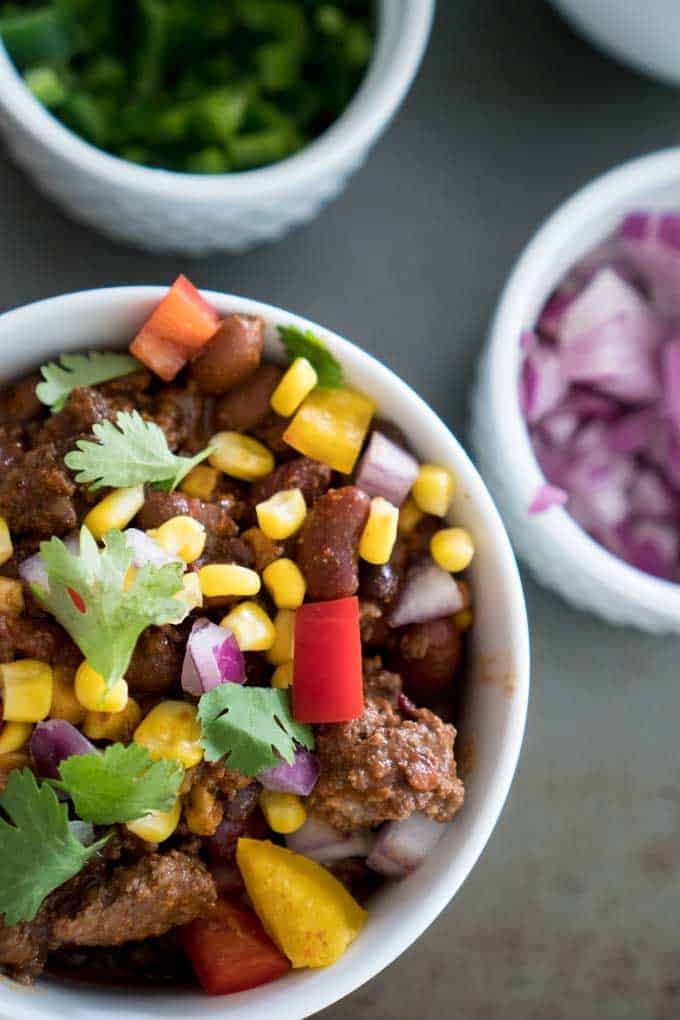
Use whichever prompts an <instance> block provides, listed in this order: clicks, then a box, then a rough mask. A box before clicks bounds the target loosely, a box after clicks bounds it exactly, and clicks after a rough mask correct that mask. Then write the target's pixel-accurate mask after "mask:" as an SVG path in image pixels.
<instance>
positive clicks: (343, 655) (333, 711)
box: [293, 597, 364, 723]
mask: <svg viewBox="0 0 680 1020" xmlns="http://www.w3.org/2000/svg"><path fill="white" fill-rule="evenodd" d="M363 710H364V685H363V674H362V669H361V636H360V633H359V600H358V599H357V598H356V597H352V598H346V599H333V600H331V601H329V602H308V603H307V604H306V605H303V606H300V608H299V609H298V610H297V613H296V615H295V651H294V655H293V718H295V719H297V720H298V722H306V723H331V722H348V721H349V720H350V719H358V718H359V717H360V716H361V714H362V713H363Z"/></svg>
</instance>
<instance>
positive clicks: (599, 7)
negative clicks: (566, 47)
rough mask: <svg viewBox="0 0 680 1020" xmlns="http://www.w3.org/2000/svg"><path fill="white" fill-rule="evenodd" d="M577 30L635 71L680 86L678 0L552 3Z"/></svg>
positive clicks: (569, 0)
mask: <svg viewBox="0 0 680 1020" xmlns="http://www.w3.org/2000/svg"><path fill="white" fill-rule="evenodd" d="M550 3H551V4H552V5H553V7H556V8H557V10H558V11H559V12H560V13H561V14H563V15H564V17H565V18H566V19H567V21H569V22H570V23H571V24H572V25H573V26H574V28H575V29H576V30H577V31H579V32H581V33H582V34H583V35H585V36H587V37H588V38H589V39H590V40H591V42H593V43H595V45H597V46H600V47H601V48H602V49H603V50H605V51H606V52H607V53H609V54H610V55H611V56H613V57H616V59H617V60H620V61H622V62H623V63H624V64H630V66H631V67H634V68H635V70H636V71H642V72H644V73H645V74H651V75H653V76H654V77H656V78H661V79H662V80H663V81H667V82H670V83H671V84H673V85H680V4H679V3H678V0H645V2H644V3H638V2H637V0H550Z"/></svg>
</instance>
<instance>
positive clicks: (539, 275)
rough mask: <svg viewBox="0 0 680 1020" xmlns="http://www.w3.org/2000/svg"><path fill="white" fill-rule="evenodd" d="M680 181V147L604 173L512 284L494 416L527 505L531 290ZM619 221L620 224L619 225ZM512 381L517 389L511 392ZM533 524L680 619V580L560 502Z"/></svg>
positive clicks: (596, 570)
mask: <svg viewBox="0 0 680 1020" xmlns="http://www.w3.org/2000/svg"><path fill="white" fill-rule="evenodd" d="M679 179H680V149H667V150H664V151H662V152H658V153H653V154H652V155H649V156H643V157H641V158H639V159H635V160H632V161H631V162H629V163H625V164H624V165H623V166H620V167H617V168H615V169H614V170H610V171H608V172H607V173H604V174H602V175H601V176H600V177H597V178H596V179H595V180H594V181H592V182H591V183H589V184H587V185H586V186H585V187H584V188H582V189H581V190H580V191H578V192H576V194H575V195H574V196H573V197H572V198H571V199H569V200H568V201H567V202H565V203H564V204H563V205H562V206H560V207H559V209H558V210H557V211H556V212H555V213H553V214H552V215H551V216H550V217H549V218H548V220H546V222H545V223H544V224H543V226H542V227H541V228H540V229H539V230H538V232H537V233H536V234H535V235H534V237H533V239H532V240H531V241H530V242H529V244H528V245H527V247H526V248H525V249H524V252H523V253H522V255H521V257H520V259H519V261H518V263H517V265H516V267H515V269H514V271H513V273H512V275H511V277H510V279H509V280H508V282H507V284H506V286H505V289H504V291H503V293H502V295H501V299H500V302H499V305H498V309H497V311H496V314H495V316H494V320H493V323H492V327H491V333H490V357H491V362H492V364H493V366H494V372H493V373H492V401H493V410H492V411H491V414H492V416H493V418H494V420H496V421H498V422H502V428H503V434H504V443H505V448H506V450H511V451H512V459H511V470H512V473H513V476H514V477H515V479H516V483H517V485H518V489H519V492H520V498H521V500H522V504H523V506H524V507H525V508H528V507H529V504H530V503H531V501H532V499H533V497H534V496H535V494H536V490H537V489H538V487H539V486H540V485H542V484H543V483H544V482H545V478H544V476H543V473H542V471H541V469H540V467H539V465H538V462H537V461H536V457H535V455H534V451H533V447H532V444H531V440H530V437H529V432H528V429H527V427H526V422H525V420H524V417H523V415H522V412H521V409H520V405H519V396H518V395H519V390H518V385H517V379H518V365H519V363H520V356H519V340H520V335H521V332H522V330H524V329H530V328H532V327H533V325H534V322H535V315H536V313H537V311H538V309H535V308H532V309H531V310H529V309H528V308H527V295H528V294H531V293H532V292H533V290H535V283H536V280H537V279H544V280H545V284H546V287H545V292H544V299H545V298H547V297H548V295H549V294H550V292H551V291H552V290H553V289H554V287H555V286H556V285H557V284H558V283H559V280H560V278H561V275H562V273H561V272H560V273H559V274H557V275H556V276H555V278H553V279H550V278H549V277H547V276H546V274H545V266H546V265H548V266H552V265H555V264H557V263H559V261H560V258H559V253H560V252H562V251H565V250H566V251H569V252H573V253H574V255H573V258H572V259H570V264H573V263H575V262H577V261H578V259H579V258H580V257H581V256H583V255H585V254H586V253H587V251H588V250H590V249H591V248H592V247H593V241H592V238H590V237H589V235H588V232H587V228H588V225H589V224H591V223H592V221H593V219H594V217H596V216H603V215H605V214H606V213H607V212H608V210H610V209H611V210H612V212H613V213H614V212H618V211H620V210H626V209H629V210H633V209H635V208H639V207H640V195H641V194H644V193H645V192H649V193H651V192H653V191H654V189H655V188H656V189H658V188H659V187H661V186H663V185H668V184H670V183H671V182H673V181H675V182H677V181H678V180H679ZM615 225H616V222H613V223H612V224H611V229H613V228H614V227H615ZM581 236H583V237H584V238H586V237H587V238H588V240H584V241H583V242H581V245H582V246H581V249H580V250H579V245H578V244H576V245H575V244H574V238H579V237H581ZM601 239H603V238H600V240H601ZM566 268H567V267H565V269H566ZM509 381H510V383H509ZM508 385H510V386H511V387H512V390H513V392H512V395H511V396H510V397H509V395H508ZM529 526H531V527H540V528H542V529H543V532H544V535H545V536H547V537H548V539H549V540H550V541H552V542H554V543H556V544H557V545H559V546H560V547H561V548H563V549H565V550H568V555H569V557H570V559H572V560H573V561H574V562H575V563H579V564H581V566H582V571H583V574H584V576H586V577H592V578H594V579H596V578H599V577H603V576H606V577H607V578H608V579H609V581H610V582H611V583H612V584H613V585H614V586H616V587H617V588H618V589H619V590H620V591H622V592H626V591H630V592H632V593H634V596H635V599H636V601H638V602H643V603H645V604H647V605H650V606H652V607H658V608H659V609H663V611H664V613H665V614H666V615H670V614H672V615H677V616H678V617H680V584H676V583H675V582H672V581H666V580H663V579H661V578H657V577H654V576H652V575H651V574H646V573H644V572H643V571H641V570H638V569H637V568H636V567H632V566H630V565H629V564H628V563H625V562H624V561H623V560H621V559H619V558H618V557H617V556H614V554H613V553H610V552H609V551H608V550H607V549H605V548H604V546H602V545H600V544H599V543H598V542H596V541H595V540H594V539H593V538H591V537H590V535H589V534H588V533H587V532H586V531H584V530H583V528H581V526H580V525H579V524H577V523H576V521H575V520H574V518H573V517H571V515H570V514H569V512H568V510H567V509H565V508H564V507H553V508H551V509H550V510H548V511H546V512H545V513H542V514H540V515H536V516H535V517H533V518H529V519H528V520H527V527H529Z"/></svg>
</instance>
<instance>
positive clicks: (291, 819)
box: [260, 790, 307, 836]
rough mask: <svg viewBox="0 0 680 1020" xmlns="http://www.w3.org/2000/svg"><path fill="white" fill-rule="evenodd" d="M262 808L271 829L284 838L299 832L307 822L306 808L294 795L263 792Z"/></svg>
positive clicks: (276, 791) (261, 798) (261, 797)
mask: <svg viewBox="0 0 680 1020" xmlns="http://www.w3.org/2000/svg"><path fill="white" fill-rule="evenodd" d="M260 808H261V810H262V814H263V815H264V817H265V819H266V821H267V825H268V826H269V828H270V829H272V830H273V831H274V832H279V833H281V835H282V836H286V835H288V834H289V833H291V832H297V830H298V829H300V828H302V826H303V825H304V824H305V822H306V821H307V811H306V810H305V806H304V804H303V803H302V801H301V800H300V798H299V797H298V796H297V795H296V794H294V793H279V791H278V790H262V792H261V794H260Z"/></svg>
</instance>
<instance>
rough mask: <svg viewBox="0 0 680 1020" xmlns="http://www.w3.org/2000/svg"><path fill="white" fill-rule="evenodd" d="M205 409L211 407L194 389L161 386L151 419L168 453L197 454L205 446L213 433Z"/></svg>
mask: <svg viewBox="0 0 680 1020" xmlns="http://www.w3.org/2000/svg"><path fill="white" fill-rule="evenodd" d="M206 406H208V407H209V406H210V405H209V404H208V403H207V402H206V401H205V400H204V398H203V397H202V396H201V394H200V393H199V392H198V391H197V390H195V389H187V388H185V387H183V386H164V387H163V389H162V390H160V391H159V393H158V394H157V395H156V397H155V400H154V407H153V412H152V415H151V417H153V420H154V421H155V422H156V424H157V425H160V427H161V428H162V429H163V431H164V432H165V437H166V439H167V440H168V446H169V447H170V449H171V450H179V449H180V448H181V449H183V450H186V451H187V453H198V452H199V450H202V449H203V448H204V447H205V446H206V445H207V442H208V440H209V438H210V436H211V434H212V429H211V423H210V414H209V413H208V414H207V415H206ZM206 418H207V419H208V420H206Z"/></svg>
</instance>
